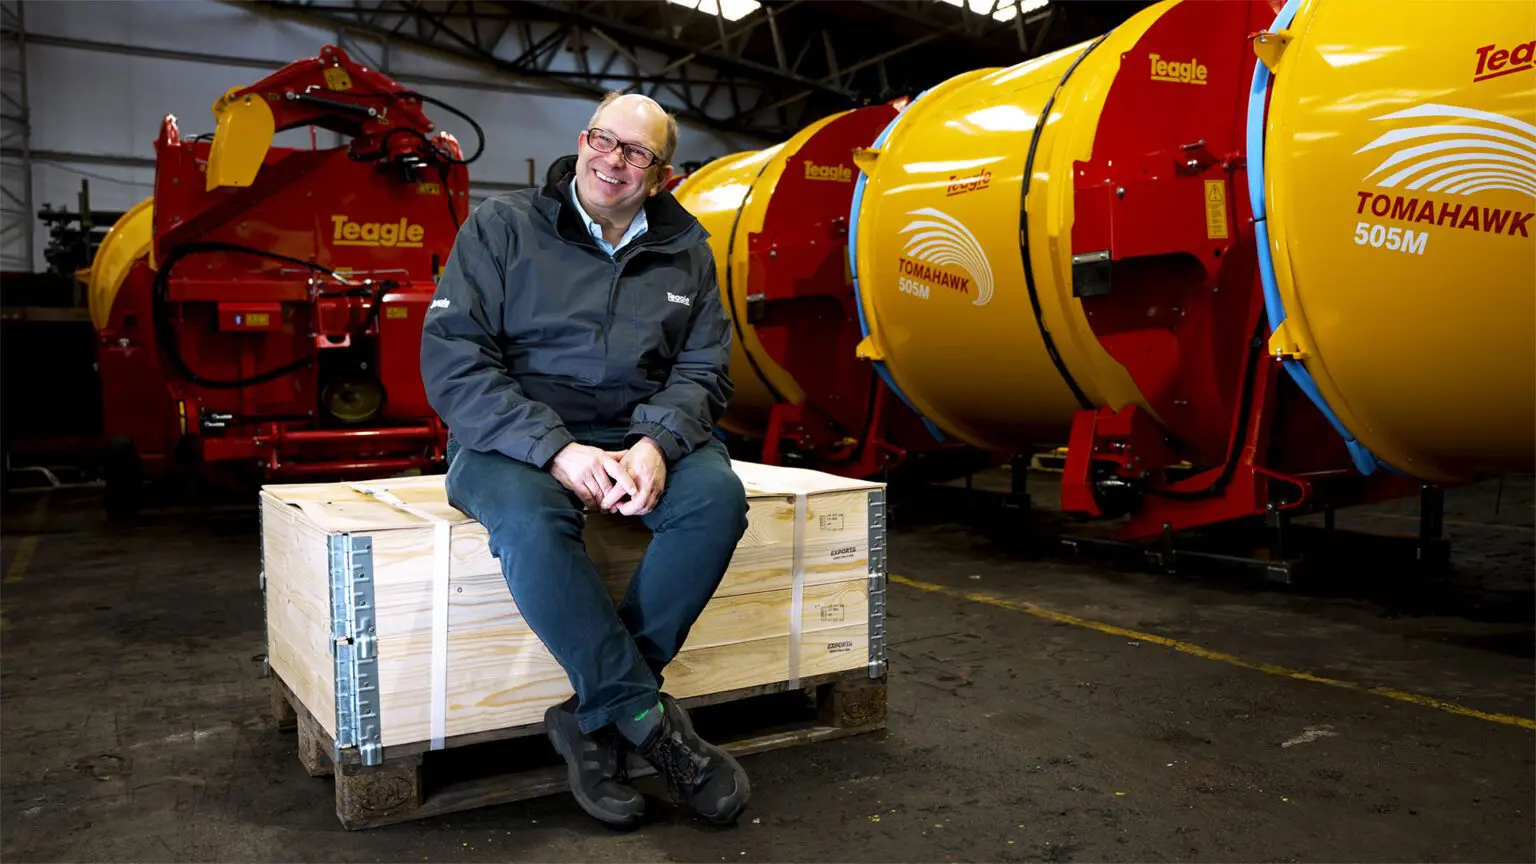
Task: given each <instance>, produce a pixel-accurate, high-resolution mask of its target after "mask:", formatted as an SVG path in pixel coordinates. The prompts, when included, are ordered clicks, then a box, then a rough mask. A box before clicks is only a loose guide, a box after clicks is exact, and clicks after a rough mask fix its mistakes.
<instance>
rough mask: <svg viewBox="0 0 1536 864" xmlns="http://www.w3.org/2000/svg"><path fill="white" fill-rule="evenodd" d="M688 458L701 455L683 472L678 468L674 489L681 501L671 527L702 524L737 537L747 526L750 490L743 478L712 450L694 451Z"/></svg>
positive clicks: (732, 537)
mask: <svg viewBox="0 0 1536 864" xmlns="http://www.w3.org/2000/svg"><path fill="white" fill-rule="evenodd" d="M686 458H688V459H699V460H700V462H699V464H697V465H690V466H689V469H690V470H689V471H688V472H687V474H686V475H685V476H684V475H682V472H679V478H678V479H679V481H680V482H679V483H678V484H677V485H676V486H674V487H673V489H672V490H670V491H673V492H675V493H677V495H678V497H680V498H682V499H683V500H682V501H679V502H676V503H678V504H681V505H682V506H680V507H678V508H676V509H677V510H678V512H677V514H676V516H675V518H674V519H672V520H669V521H670V522H672V523H673V525H672V526H671V527H681V526H682V525H688V526H690V527H691V526H694V525H702V526H705V527H708V528H709V529H710V530H714V531H719V532H722V533H723V534H726V535H729V536H730V538H731V539H732V540H733V541H735V540H738V539H740V538H741V535H742V534H744V533H745V532H746V530H747V490H746V487H745V486H743V485H742V482H741V478H740V477H738V476H736V472H735V471H733V470H731V464H730V461H729V460H727V459H721V458H716V457H714V455H713V454H710V453H707V452H705V453H695V454H691V455H689V456H688V457H686Z"/></svg>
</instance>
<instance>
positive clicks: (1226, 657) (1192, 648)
mask: <svg viewBox="0 0 1536 864" xmlns="http://www.w3.org/2000/svg"><path fill="white" fill-rule="evenodd" d="M889 578H890V580H891V581H892V582H895V583H897V584H898V585H905V586H907V587H908V588H916V589H918V590H920V591H930V592H933V593H935V594H947V595H949V596H951V597H959V598H961V599H964V600H970V601H972V602H975V603H985V604H987V605H988V606H996V607H998V608H999V609H1008V610H1010V611H1013V612H1023V613H1024V614H1026V615H1033V616H1035V617H1036V618H1044V619H1045V620H1047V621H1054V622H1056V623H1057V624H1070V625H1072V626H1073V627H1086V628H1087V629H1089V630H1097V631H1099V632H1100V633H1108V634H1110V635H1112V636H1124V637H1126V638H1128V639H1135V640H1137V641H1139V642H1150V643H1152V644H1153V645H1162V646H1163V647H1165V648H1172V649H1173V650H1175V651H1180V652H1183V653H1185V654H1192V655H1194V656H1196V657H1201V658H1204V659H1206V660H1215V661H1217V662H1219V663H1228V664H1231V665H1233V666H1238V667H1241V668H1243V669H1252V670H1253V671H1255V672H1263V673H1265V674H1267V675H1277V676H1279V677H1281V678H1290V679H1293V680H1296V681H1309V682H1311V683H1313V684H1327V685H1329V686H1331V687H1342V688H1344V689H1346V690H1359V691H1362V692H1365V693H1370V694H1371V695H1373V696H1381V697H1383V698H1386V699H1395V700H1397V701H1399V702H1407V703H1409V704H1412V705H1419V706H1422V707H1425V708H1435V709H1438V710H1440V711H1446V712H1449V713H1451V714H1460V715H1462V716H1464V717H1475V718H1477V719H1478V720H1486V721H1488V722H1490V723H1502V724H1505V725H1508V726H1519V727H1520V728H1522V729H1530V730H1532V731H1536V720H1532V719H1531V718H1529V717H1516V716H1514V715H1513V714H1490V713H1488V712H1486V711H1478V710H1477V709H1475V708H1468V707H1466V706H1465V705H1458V704H1456V703H1455V702H1446V701H1444V700H1442V699H1435V698H1432V697H1430V696H1421V695H1419V694H1417V693H1409V692H1406V691H1403V690H1394V689H1392V688H1390V687H1369V686H1366V685H1363V684H1356V683H1355V682H1353V681H1341V680H1339V679H1337V678H1324V677H1321V676H1318V675H1313V674H1311V673H1308V672H1301V671H1298V670H1295V669H1287V668H1286V667H1284V666H1276V665H1275V664H1273V663H1263V662H1259V661H1255V660H1244V659H1243V658H1241V657H1238V656H1235V655H1232V654H1226V653H1223V652H1221V651H1212V650H1210V649H1209V648H1202V647H1200V646H1199V645H1194V644H1191V643H1189V642H1180V641H1179V640H1177V639H1169V638H1168V637H1167V636H1157V635H1155V634H1152V633H1142V632H1140V631H1138V630H1129V629H1126V628H1125V627H1116V626H1115V625H1113V624H1103V623H1100V622H1098V621H1089V620H1088V619H1086V618H1079V617H1077V616H1076V615H1067V614H1064V613H1061V612H1052V611H1051V610H1049V609H1041V608H1040V607H1038V606H1035V605H1034V604H1032V603H1022V602H1019V601H1016V600H1004V599H1001V598H999V597H992V596H990V595H987V594H978V593H976V592H974V591H963V590H961V589H959V588H951V587H949V586H947V585H935V584H933V583H931V582H919V581H917V580H916V579H908V578H907V577H905V576H898V575H896V574H894V573H893V574H891V575H890V577H889Z"/></svg>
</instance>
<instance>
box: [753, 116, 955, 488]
mask: <svg viewBox="0 0 1536 864" xmlns="http://www.w3.org/2000/svg"><path fill="white" fill-rule="evenodd" d="M896 111H897V108H896V107H895V106H892V105H874V106H870V107H867V108H861V109H858V110H854V111H850V112H848V113H846V114H843V115H841V116H838V117H836V118H834V119H833V120H831V121H830V122H828V123H827V124H825V125H823V126H821V127H819V128H818V129H816V130H815V131H814V133H813V134H811V135H810V137H808V138H807V139H805V141H804V142H803V143H801V144H800V146H799V148H798V149H797V150H796V151H795V153H794V154H793V155H792V156H790V157H789V159H788V164H787V166H786V167H785V169H784V174H783V175H782V176H781V177H780V178H779V180H778V184H777V185H776V187H775V188H774V193H773V196H772V199H771V200H769V201H768V202H767V207H766V210H765V212H764V214H763V225H762V228H761V229H760V230H758V231H756V232H754V233H753V234H751V235H750V236H749V237H748V238H747V243H748V251H747V255H748V260H749V265H748V268H747V272H748V274H749V275H748V280H747V288H746V290H747V300H746V305H747V313H748V314H747V319H748V321H749V322H750V323H751V324H752V326H753V328H754V329H755V330H756V333H757V339H758V341H759V342H760V343H761V344H762V347H763V349H764V350H765V351H766V352H767V354H768V355H769V356H770V357H772V358H773V360H774V362H776V363H777V364H778V365H779V366H780V367H781V368H783V369H784V371H786V372H788V373H789V374H790V375H791V376H792V377H793V378H794V380H795V382H796V383H798V384H799V386H800V388H801V390H802V391H803V392H804V394H805V398H804V399H803V400H801V401H800V402H798V403H792V402H790V401H789V400H787V399H784V398H782V394H781V396H780V398H779V399H777V400H776V401H775V403H774V406H773V410H772V413H771V415H770V417H769V424H768V435H767V436H766V437H765V439H764V444H763V460H764V461H765V462H767V463H769V464H776V463H777V462H778V461H780V456H781V453H782V451H783V449H784V448H785V447H789V448H792V449H794V450H797V451H802V452H805V453H810V454H814V458H815V462H816V464H817V465H818V466H820V467H821V468H822V469H823V470H826V471H829V472H831V473H840V474H844V475H847V476H853V477H869V476H873V475H875V474H877V473H879V472H880V471H881V470H883V469H887V468H893V467H896V466H898V465H901V464H904V463H907V462H908V461H909V460H911V459H912V458H913V457H914V456H918V455H920V454H931V453H933V452H934V451H940V450H959V449H962V448H959V447H958V446H955V445H946V444H944V443H942V440H941V437H939V436H936V435H935V434H934V433H933V432H932V431H930V430H929V428H928V427H927V426H926V425H925V424H924V423H923V421H922V418H921V417H919V416H918V414H917V412H915V411H913V410H911V409H910V408H908V407H907V406H906V405H905V404H904V403H903V402H902V401H901V400H900V399H899V398H897V397H896V396H895V395H894V394H893V393H892V392H891V389H890V388H889V387H887V386H886V384H885V382H884V381H882V380H880V377H879V376H878V375H877V374H876V372H875V370H874V368H873V366H872V365H871V364H870V363H867V362H864V361H862V360H858V359H856V354H857V350H856V349H857V348H858V344H859V340H860V339H861V338H862V334H861V332H860V330H859V309H858V301H857V299H856V298H855V297H854V292H853V276H852V274H851V272H850V270H849V261H848V215H849V210H850V207H851V205H852V203H853V183H852V182H851V180H852V178H853V177H855V176H857V174H856V172H857V170H858V169H857V168H856V167H855V166H854V165H853V153H854V152H855V151H856V150H858V149H860V148H863V147H868V146H869V145H870V144H871V143H873V142H874V140H875V139H876V138H877V137H878V136H879V135H880V131H881V130H882V129H884V128H885V127H886V125H887V124H889V123H890V121H891V120H892V119H893V118H894V117H895V116H896ZM829 166H833V167H837V168H846V169H848V170H847V176H848V178H849V182H843V181H841V180H838V179H832V180H829V179H826V178H827V176H828V174H829V170H828V169H829ZM748 356H749V357H750V356H751V355H750V354H749V355H748Z"/></svg>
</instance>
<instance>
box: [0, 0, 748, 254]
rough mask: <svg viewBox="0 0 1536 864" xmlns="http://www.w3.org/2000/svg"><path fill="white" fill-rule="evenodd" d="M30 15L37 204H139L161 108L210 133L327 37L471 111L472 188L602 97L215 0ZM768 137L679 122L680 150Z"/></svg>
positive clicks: (58, 8) (183, 125)
mask: <svg viewBox="0 0 1536 864" xmlns="http://www.w3.org/2000/svg"><path fill="white" fill-rule="evenodd" d="M7 5H8V6H12V7H14V3H7ZM24 15H25V18H24V22H25V29H26V34H27V37H28V39H27V45H26V49H25V50H26V69H27V78H26V87H27V96H28V99H29V102H30V107H31V129H30V144H31V149H32V151H33V152H34V157H33V174H32V177H33V203H34V209H36V208H41V207H42V206H43V205H44V204H52V205H54V206H55V207H62V208H66V209H75V207H76V206H77V203H78V196H79V191H80V186H81V180H82V179H89V183H90V203H91V206H92V207H93V208H94V209H98V210H102V209H106V210H123V209H127V208H128V207H130V206H132V205H134V204H136V203H137V202H138V201H140V200H142V199H143V198H145V197H147V196H148V195H149V194H150V192H151V191H152V180H153V174H154V172H153V169H152V167H150V166H151V165H152V160H153V157H154V140H155V138H156V137H157V135H158V133H159V128H160V123H161V120H162V118H163V117H164V116H165V115H166V114H173V115H175V116H176V118H177V122H178V125H179V126H180V129H181V132H182V134H183V135H184V136H190V135H196V134H198V133H203V132H211V131H213V116H212V113H211V112H210V110H209V106H210V105H211V104H212V103H213V102H214V100H215V99H217V98H218V97H219V96H220V95H222V94H223V93H224V92H225V91H226V90H227V89H229V88H231V87H236V86H244V85H248V84H250V83H252V82H254V81H256V80H258V79H260V78H261V77H263V76H264V75H266V74H267V73H268V72H269V71H272V70H275V69H277V68H280V67H281V66H283V65H285V64H287V63H289V62H291V61H293V60H296V59H300V58H303V57H310V56H314V55H315V54H317V53H318V52H319V50H320V48H321V47H322V46H324V45H326V44H340V45H342V46H343V47H344V48H345V49H346V50H348V51H349V52H351V53H353V55H354V57H356V59H358V60H359V61H360V62H366V63H368V64H369V65H374V66H377V67H378V68H381V69H383V70H385V71H387V72H388V73H389V74H390V75H392V76H393V77H395V78H397V79H399V80H400V81H402V83H405V84H406V85H407V86H411V87H413V88H415V89H417V90H419V91H420V92H422V93H424V94H427V95H429V96H433V97H436V98H438V99H441V100H443V101H445V102H447V103H449V104H451V105H454V106H455V107H457V108H459V109H460V110H461V111H463V112H465V113H466V114H468V115H470V116H471V117H474V118H475V120H476V122H478V123H479V124H480V125H481V126H482V127H483V128H484V130H485V134H486V145H485V152H484V154H483V155H482V156H481V157H480V159H479V160H478V161H476V162H475V163H474V164H473V165H471V166H470V174H471V178H472V182H473V184H474V192H475V194H476V196H477V197H478V198H483V197H484V196H486V195H488V194H492V193H494V192H496V191H500V190H504V189H506V188H510V187H513V186H517V185H522V184H526V183H527V182H528V179H529V176H530V160H531V167H532V172H533V175H534V177H535V179H536V180H538V181H542V179H543V175H544V171H545V169H546V168H547V167H548V165H549V163H550V162H551V161H552V160H553V159H555V158H558V157H559V156H562V155H564V154H566V153H571V152H574V150H575V138H576V135H577V133H578V132H579V131H580V130H581V128H582V127H583V126H584V125H585V123H586V121H587V120H588V118H589V117H590V115H591V111H592V107H593V103H594V100H593V99H592V98H589V97H587V96H585V95H580V94H571V93H569V92H568V91H558V90H553V89H551V88H549V87H548V86H546V85H545V84H543V83H541V82H529V81H523V80H516V79H512V78H509V77H507V76H503V75H499V74H498V73H497V72H495V71H492V70H488V69H487V68H485V67H482V66H477V65H473V64H470V63H466V62H461V61H458V60H455V59H452V58H445V57H443V56H440V55H436V54H429V53H427V52H425V51H424V50H421V49H415V48H413V47H410V46H403V45H399V44H392V45H389V46H384V45H382V44H380V43H379V42H378V41H377V40H376V39H373V38H372V37H368V36H359V35H357V34H354V33H338V32H337V31H335V30H332V29H325V28H320V27H315V26H308V25H306V24H302V23H295V22H293V21H288V20H281V19H274V18H269V17H266V16H263V15H260V14H257V13H254V12H251V11H249V10H247V9H245V8H242V7H237V6H233V5H227V4H224V3H220V2H214V0H138V2H131V3H129V2H118V0H88V2H68V3H61V2H39V0H29V2H25V4H24ZM422 78H428V79H432V81H433V82H434V83H423V82H422V81H421V79H422ZM428 108H429V112H430V116H432V118H433V120H434V121H435V122H437V123H438V125H439V128H442V129H447V130H448V131H449V132H452V133H453V134H454V135H456V136H457V137H458V139H459V141H460V144H461V146H462V147H463V148H464V149H465V151H466V155H468V154H472V153H473V151H474V149H475V147H476V146H477V141H478V139H477V136H476V134H475V132H474V131H473V129H472V128H471V127H470V126H469V125H468V124H467V123H465V122H464V121H463V120H461V119H459V118H457V117H454V116H453V115H452V114H450V113H448V112H445V111H442V110H441V109H437V108H435V107H433V106H428ZM319 134H320V136H322V137H321V138H320V142H319V143H320V144H321V145H322V146H325V145H328V144H332V143H334V142H335V138H334V136H332V135H331V133H328V132H324V131H321V132H320V133H319ZM13 137H14V136H9V135H8V141H9V140H11V139H12V138H13ZM308 141H309V132H308V130H292V131H290V132H287V133H284V134H283V135H281V136H279V139H278V143H280V144H289V145H299V146H304V145H307V142H308ZM764 143H765V142H761V141H755V140H753V139H750V138H733V137H727V136H723V135H720V134H717V133H714V132H711V131H709V130H706V129H702V128H699V127H696V126H694V125H692V124H690V123H687V122H685V123H684V124H683V128H682V132H681V140H680V144H679V148H678V153H677V156H676V158H675V160H674V161H675V162H684V161H689V160H701V159H708V158H712V157H714V156H718V155H722V154H724V153H729V152H734V151H736V150H741V149H749V148H756V147H761V146H763V145H764ZM7 167H8V169H10V170H9V171H8V172H7V178H6V184H7V187H8V188H10V187H11V186H12V185H13V184H14V183H15V182H16V180H17V175H16V172H15V170H14V169H15V165H14V160H13V159H7ZM33 235H34V237H33V243H32V246H33V259H32V261H33V269H34V270H43V269H45V268H46V266H47V265H46V261H45V260H44V258H43V249H44V247H45V246H46V245H47V242H48V236H47V230H46V228H44V227H43V226H42V225H41V224H37V223H34V228H33ZM0 254H3V257H4V267H5V268H7V269H12V268H14V269H22V268H21V266H20V264H21V263H22V262H24V260H25V243H24V241H23V239H22V234H21V233H20V232H8V233H7V235H6V237H5V240H4V245H3V248H0Z"/></svg>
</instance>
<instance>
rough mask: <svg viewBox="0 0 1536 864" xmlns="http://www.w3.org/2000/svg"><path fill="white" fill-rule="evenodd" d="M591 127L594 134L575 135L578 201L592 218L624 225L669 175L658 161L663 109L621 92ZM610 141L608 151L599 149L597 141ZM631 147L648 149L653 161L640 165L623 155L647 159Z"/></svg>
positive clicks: (662, 138)
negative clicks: (652, 162)
mask: <svg viewBox="0 0 1536 864" xmlns="http://www.w3.org/2000/svg"><path fill="white" fill-rule="evenodd" d="M593 129H595V130H597V132H596V134H595V135H594V132H593V130H592V129H589V130H587V131H585V132H582V133H581V135H580V136H579V138H578V139H577V141H578V147H579V150H578V152H577V156H576V191H577V194H578V195H580V196H581V203H582V206H584V207H586V208H587V209H588V210H589V211H591V212H592V215H593V216H594V217H596V218H599V219H602V220H604V221H612V222H616V223H618V224H628V222H629V220H630V219H632V218H633V217H634V214H635V213H637V212H639V210H640V208H641V207H642V206H644V204H645V199H646V198H648V197H650V196H651V195H654V194H655V193H656V192H657V191H659V190H660V189H661V187H662V184H664V183H665V182H666V180H667V178H668V176H670V173H671V169H670V168H668V167H666V166H665V165H663V164H662V163H661V160H660V154H661V152H662V145H663V143H664V142H665V141H666V135H667V118H666V114H665V113H663V112H662V111H661V110H660V109H659V108H658V107H657V106H656V105H655V103H653V102H651V101H650V100H649V99H646V98H645V97H643V96H634V95H630V96H624V97H621V98H619V99H617V100H615V101H614V102H612V103H611V104H609V105H608V106H607V107H606V108H604V109H603V110H602V112H601V113H599V114H598V118H597V122H595V123H594V124H593ZM597 135H602V136H606V137H607V139H611V140H604V139H602V138H598V137H596V136H597ZM615 141H617V145H616V146H613V149H612V150H610V151H609V152H607V153H603V152H601V151H600V149H599V148H600V147H601V146H608V145H613V144H614V142H615ZM594 144H597V145H599V146H593V145H594ZM635 147H640V148H643V149H644V151H647V152H648V153H649V154H650V156H651V157H654V158H655V159H656V164H654V165H652V166H651V167H649V168H640V167H637V166H636V165H635V164H633V162H632V161H630V159H626V158H625V151H626V150H627V151H629V155H630V157H631V158H634V161H638V162H640V163H641V164H644V163H645V162H646V161H647V157H646V155H645V154H644V153H641V152H640V151H638V150H636V149H635ZM635 157H639V158H635Z"/></svg>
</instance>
